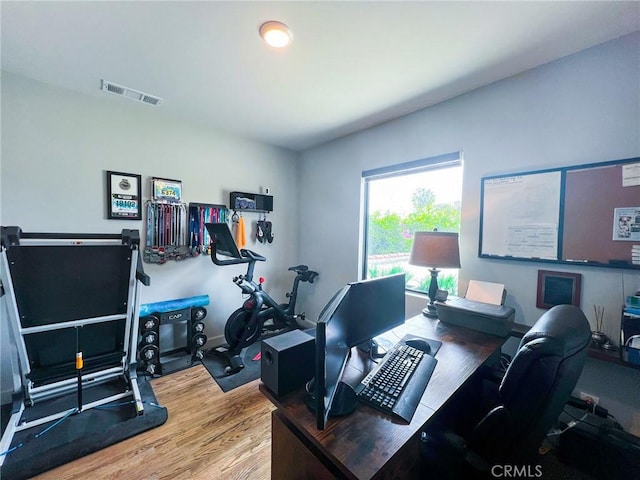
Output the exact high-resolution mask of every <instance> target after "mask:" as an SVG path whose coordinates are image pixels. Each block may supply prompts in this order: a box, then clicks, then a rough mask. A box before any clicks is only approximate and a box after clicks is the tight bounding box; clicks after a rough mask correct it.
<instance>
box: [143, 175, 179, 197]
mask: <svg viewBox="0 0 640 480" xmlns="http://www.w3.org/2000/svg"><path fill="white" fill-rule="evenodd" d="M151 196H152V198H153V199H154V200H156V201H158V202H169V203H174V202H175V203H177V202H179V201H180V200H182V182H181V181H180V180H171V179H169V178H155V177H154V178H152V179H151Z"/></svg>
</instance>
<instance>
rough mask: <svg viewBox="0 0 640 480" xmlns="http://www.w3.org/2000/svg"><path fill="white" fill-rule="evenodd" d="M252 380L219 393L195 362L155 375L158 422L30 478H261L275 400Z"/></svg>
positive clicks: (267, 465)
mask: <svg viewBox="0 0 640 480" xmlns="http://www.w3.org/2000/svg"><path fill="white" fill-rule="evenodd" d="M259 382H260V380H255V381H253V382H251V383H248V384H246V385H243V386H241V387H239V388H236V389H234V390H232V391H230V392H227V393H223V392H222V390H221V389H220V387H219V386H218V384H217V383H216V382H215V381H214V380H213V379H212V378H211V376H210V375H209V373H208V372H207V370H206V369H205V368H204V367H203V366H202V365H197V366H194V367H192V368H189V369H187V370H182V371H179V372H176V373H173V374H171V375H167V376H164V377H160V378H156V379H154V380H152V385H153V391H154V392H155V394H156V397H157V399H158V403H159V404H161V405H164V406H165V407H167V409H168V411H169V419H168V420H167V422H166V423H165V424H164V425H161V426H160V427H158V428H155V429H152V430H149V431H148V432H145V433H142V434H140V435H137V436H135V437H132V438H129V439H127V440H125V441H123V442H120V443H117V444H115V445H112V446H110V447H108V448H105V449H103V450H99V451H97V452H95V453H93V454H91V455H87V456H86V457H82V458H80V459H78V460H75V461H73V462H71V463H68V464H66V465H62V466H60V467H58V468H55V469H53V470H50V471H48V472H45V473H43V474H41V475H39V476H38V477H35V478H37V479H40V480H44V479H52V480H53V479H55V480H63V479H83V480H84V479H93V480H104V479H118V480H122V479H127V480H128V479H136V480H137V479H149V480H160V479H185V480H192V479H193V480H195V479H225V480H226V479H233V480H244V479H251V480H267V479H269V478H270V476H271V411H272V410H274V408H275V407H274V406H273V405H272V404H271V402H270V401H269V400H267V399H266V398H265V397H264V396H263V395H262V394H261V393H260V392H259V390H258V384H259ZM146 408H153V407H146Z"/></svg>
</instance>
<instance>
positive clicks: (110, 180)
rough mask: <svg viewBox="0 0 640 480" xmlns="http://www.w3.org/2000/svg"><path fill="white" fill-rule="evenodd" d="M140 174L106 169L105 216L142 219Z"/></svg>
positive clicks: (121, 218) (120, 218)
mask: <svg viewBox="0 0 640 480" xmlns="http://www.w3.org/2000/svg"><path fill="white" fill-rule="evenodd" d="M141 192H142V176H141V175H135V174H133V173H122V172H113V171H110V170H108V171H107V218H110V219H119V220H141V219H142V198H141Z"/></svg>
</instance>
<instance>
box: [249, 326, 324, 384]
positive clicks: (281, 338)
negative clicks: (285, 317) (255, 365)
mask: <svg viewBox="0 0 640 480" xmlns="http://www.w3.org/2000/svg"><path fill="white" fill-rule="evenodd" d="M261 352H262V355H261V364H260V367H261V371H260V377H261V379H262V382H263V383H264V384H265V386H267V387H268V388H269V389H270V390H271V391H272V392H273V393H275V394H276V395H278V396H280V395H285V394H287V393H289V392H292V391H293V390H295V389H297V388H300V387H302V386H303V385H304V384H305V383H306V382H308V381H309V380H310V379H311V378H312V377H313V374H314V370H315V363H314V362H315V360H314V359H315V339H314V338H313V337H312V336H311V335H309V334H308V333H304V332H303V331H301V330H292V331H291V332H287V333H283V334H282V335H278V336H276V337H272V338H268V339H266V340H263V341H262V347H261Z"/></svg>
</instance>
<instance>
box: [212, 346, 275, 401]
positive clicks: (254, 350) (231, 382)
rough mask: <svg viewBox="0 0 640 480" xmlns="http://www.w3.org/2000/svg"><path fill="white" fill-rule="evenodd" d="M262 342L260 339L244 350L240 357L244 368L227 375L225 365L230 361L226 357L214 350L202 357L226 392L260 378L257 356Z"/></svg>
mask: <svg viewBox="0 0 640 480" xmlns="http://www.w3.org/2000/svg"><path fill="white" fill-rule="evenodd" d="M261 343H262V342H261V341H260V340H258V341H257V342H255V343H253V344H251V345H249V346H248V347H247V348H245V349H244V350H243V351H242V353H241V354H240V357H241V358H242V362H243V363H244V368H243V369H242V370H240V371H239V372H238V373H234V374H233V375H227V374H226V373H224V367H226V366H227V365H228V363H227V361H226V359H225V358H224V357H222V356H220V355H218V354H216V353H214V351H213V350H210V351H209V352H207V353H206V355H205V356H204V358H203V359H202V364H203V365H204V366H205V368H206V369H207V371H208V372H209V374H210V375H211V376H212V377H213V379H214V380H215V381H216V383H217V384H218V385H219V386H220V388H221V389H222V391H223V392H225V393H226V392H228V391H230V390H233V389H234V388H238V387H240V386H242V385H244V384H245V383H249V382H251V381H253V380H255V379H256V378H260V358H259V357H258V358H257V359H255V358H256V356H257V355H258V354H259V353H260V344H261ZM254 359H255V360H254Z"/></svg>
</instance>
